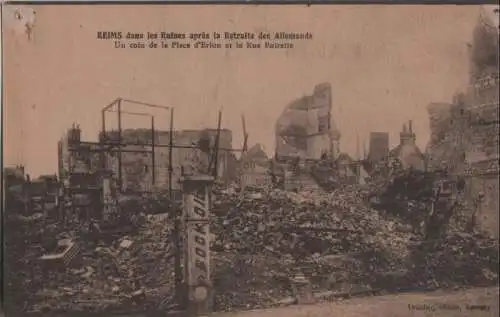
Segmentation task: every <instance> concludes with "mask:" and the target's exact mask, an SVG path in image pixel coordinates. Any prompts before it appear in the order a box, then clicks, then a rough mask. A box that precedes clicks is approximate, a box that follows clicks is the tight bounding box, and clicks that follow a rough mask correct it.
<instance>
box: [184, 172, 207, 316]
mask: <svg viewBox="0 0 500 317" xmlns="http://www.w3.org/2000/svg"><path fill="white" fill-rule="evenodd" d="M213 181H214V178H213V177H211V176H206V175H201V176H186V177H184V178H182V179H181V183H182V190H183V196H184V197H183V199H184V211H183V226H182V227H183V228H184V269H185V276H184V283H185V290H186V296H185V300H186V304H187V305H186V308H187V311H188V313H189V315H190V316H198V315H202V314H206V313H210V312H211V311H212V306H213V305H212V303H213V296H214V294H213V287H212V281H211V274H210V273H211V272H210V227H209V215H210V203H209V202H210V188H211V185H212V184H213Z"/></svg>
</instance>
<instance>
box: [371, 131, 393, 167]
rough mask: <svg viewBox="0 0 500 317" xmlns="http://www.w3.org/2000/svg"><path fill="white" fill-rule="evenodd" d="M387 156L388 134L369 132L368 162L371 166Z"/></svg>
mask: <svg viewBox="0 0 500 317" xmlns="http://www.w3.org/2000/svg"><path fill="white" fill-rule="evenodd" d="M387 154H389V133H387V132H371V133H370V143H369V150H368V158H367V159H368V161H369V162H370V163H372V164H375V163H376V162H378V161H380V160H381V159H383V158H384V157H386V156H387Z"/></svg>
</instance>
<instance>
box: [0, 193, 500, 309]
mask: <svg viewBox="0 0 500 317" xmlns="http://www.w3.org/2000/svg"><path fill="white" fill-rule="evenodd" d="M369 195H370V190H369V187H367V186H345V187H342V188H339V189H337V190H334V191H333V192H330V193H326V192H317V191H316V192H301V193H293V192H286V191H283V190H279V189H270V188H254V189H250V188H249V189H247V190H245V191H243V192H239V191H236V190H234V189H232V188H225V189H218V190H216V191H215V193H214V203H213V207H212V216H211V219H212V223H211V232H212V247H211V248H212V262H213V281H214V286H215V289H216V297H215V308H216V310H222V311H230V310H246V309H255V308H265V307H275V306H281V305H285V304H286V303H291V302H293V300H290V298H291V297H292V287H291V284H290V277H293V276H294V275H296V274H297V273H299V272H300V273H303V274H304V275H305V276H306V277H307V278H308V279H309V280H310V281H311V283H312V286H313V290H314V292H315V293H321V292H330V293H331V294H330V295H331V296H333V297H336V296H347V295H356V294H358V293H359V294H362V293H366V292H369V293H370V292H379V291H381V290H383V291H397V290H398V289H399V290H401V289H428V288H443V287H444V288H453V287H456V286H467V285H491V284H495V283H496V281H497V279H498V249H497V247H498V242H497V241H496V240H494V239H488V238H486V237H484V236H480V235H475V236H474V235H472V234H469V233H464V232H448V233H447V236H446V238H445V239H444V240H439V242H437V243H425V244H422V243H421V242H419V241H421V237H419V234H418V232H416V231H415V230H414V229H413V228H412V227H411V226H410V225H408V224H407V223H405V222H403V221H402V220H400V219H399V218H398V217H395V216H390V215H387V214H383V213H381V212H379V211H377V210H375V209H373V208H371V207H370V204H369V203H368V202H367V201H368V196H369ZM156 199H158V198H156ZM154 200H155V198H153V197H149V198H143V199H142V200H141V201H140V204H139V205H140V206H142V208H143V209H144V210H143V211H145V212H146V213H147V209H148V208H151V207H147V206H150V205H151V203H153V201H154ZM146 201H149V204H147V203H146ZM135 206H138V205H137V204H136V205H135ZM136 208H137V207H136ZM142 217H143V221H138V222H137V223H139V224H140V225H138V227H137V228H136V229H135V230H129V232H127V233H122V234H116V235H115V236H112V235H110V236H108V237H107V238H103V239H100V240H96V241H94V242H95V243H89V242H90V241H89V240H88V239H85V236H83V235H82V232H81V231H73V232H58V231H61V230H60V229H59V230H58V229H57V225H56V224H53V225H48V226H46V224H45V222H44V221H43V218H38V219H36V218H33V219H23V220H20V219H17V220H16V221H17V222H16V227H17V228H21V226H24V229H23V230H20V231H19V233H18V234H21V233H22V234H25V233H26V232H29V233H31V232H33V233H34V232H38V234H37V235H36V236H32V237H27V238H26V239H27V240H25V241H24V243H23V244H20V243H21V242H22V240H16V237H11V239H13V240H10V239H9V240H8V241H7V248H8V250H9V252H8V255H9V256H10V257H15V256H16V254H17V256H19V259H21V261H19V262H17V263H15V264H14V265H16V270H12V271H9V270H7V272H15V273H16V276H13V277H12V278H11V279H10V283H11V286H9V287H16V288H17V290H18V291H19V292H21V293H24V295H22V296H16V298H22V299H23V300H24V301H25V302H24V303H17V305H21V307H23V309H24V310H25V311H32V312H37V311H38V312H44V311H45V312H49V311H50V312H64V311H68V310H71V311H94V312H102V311H114V312H116V311H134V310H136V311H142V310H149V309H153V310H154V309H158V308H159V307H165V305H167V304H168V301H169V299H170V298H171V297H172V295H173V282H174V279H173V272H174V269H173V261H172V258H171V257H169V255H170V254H171V252H172V243H171V241H172V240H171V233H172V222H171V220H170V219H169V218H168V217H167V216H165V215H145V214H143V216H142ZM44 226H45V227H44ZM28 228H29V229H28ZM35 229H36V230H35ZM452 230H453V228H452ZM449 231H450V230H449ZM77 233H78V234H77ZM54 235H55V236H56V237H57V238H69V237H72V236H73V237H72V238H73V239H74V241H75V242H76V243H77V244H78V246H79V255H78V256H76V257H75V259H74V260H73V262H72V265H70V266H68V267H66V268H61V269H59V271H58V270H55V269H54V268H48V269H47V268H46V269H45V271H40V270H42V269H43V267H40V266H39V262H37V260H36V258H37V257H39V256H41V255H42V254H43V247H44V246H43V241H47V237H51V236H54ZM29 239H31V241H30V240H29ZM40 242H42V243H40ZM431 242H432V241H431ZM23 250H24V252H23ZM13 251H15V253H14V252H13ZM23 253H24V254H23ZM11 263H12V262H11ZM27 289H29V290H30V292H29V294H28V292H26V290H27ZM34 289H36V290H37V291H36V292H33V290H34ZM8 295H12V296H14V294H13V293H9V294H8ZM162 305H163V306H162Z"/></svg>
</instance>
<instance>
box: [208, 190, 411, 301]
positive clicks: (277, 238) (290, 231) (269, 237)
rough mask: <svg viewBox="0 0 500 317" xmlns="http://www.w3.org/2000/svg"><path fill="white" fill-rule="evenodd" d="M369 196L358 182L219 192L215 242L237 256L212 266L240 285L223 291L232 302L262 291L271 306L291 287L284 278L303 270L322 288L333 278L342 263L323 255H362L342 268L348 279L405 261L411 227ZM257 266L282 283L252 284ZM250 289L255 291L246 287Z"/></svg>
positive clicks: (219, 248) (219, 249) (218, 249)
mask: <svg viewBox="0 0 500 317" xmlns="http://www.w3.org/2000/svg"><path fill="white" fill-rule="evenodd" d="M365 197H366V193H365V189H364V188H360V187H356V186H351V187H343V188H339V189H337V190H335V191H333V192H332V193H324V194H319V193H317V192H315V193H292V192H286V191H280V190H271V191H269V190H260V191H259V190H253V191H245V192H243V193H236V192H230V191H225V192H222V193H220V194H219V195H217V199H216V201H215V204H214V207H213V213H214V217H213V218H212V219H213V223H212V225H211V231H212V233H213V234H215V236H216V237H217V238H216V239H215V241H214V242H213V246H212V248H213V250H214V251H215V252H220V253H224V254H227V253H230V254H235V255H236V254H237V255H238V256H239V259H238V260H237V259H235V258H234V257H232V258H229V259H228V261H231V263H232V265H229V266H228V269H227V270H226V271H224V270H223V268H222V267H220V266H219V267H215V270H216V272H217V273H219V274H220V275H232V276H233V277H232V278H231V283H232V284H234V285H237V286H234V287H231V286H230V285H224V287H221V288H220V289H219V290H218V294H219V296H222V297H226V298H233V299H234V301H235V304H237V303H239V302H243V300H242V299H238V298H237V297H238V296H245V298H247V297H248V298H253V299H254V300H255V299H257V298H259V297H265V298H266V299H265V302H266V303H268V304H269V305H270V303H271V302H273V301H272V300H271V299H270V298H269V296H270V297H273V298H274V301H276V300H278V299H280V298H279V296H278V295H281V296H282V295H284V294H285V293H286V292H287V291H289V285H288V286H287V282H286V281H287V277H290V276H293V275H294V274H295V273H297V272H298V271H302V272H304V273H305V274H306V275H307V276H309V278H310V279H311V280H312V281H313V283H315V285H314V287H315V288H317V289H319V288H322V287H325V280H329V279H332V277H331V275H332V274H337V273H339V268H338V267H337V266H335V265H333V264H330V263H328V261H321V260H320V259H321V258H325V257H328V256H332V255H343V254H346V253H351V254H354V253H355V254H359V255H361V256H360V257H358V259H357V260H355V261H354V263H351V264H350V265H349V266H344V267H342V268H341V269H340V270H343V272H342V273H343V274H344V275H346V277H345V278H346V279H349V276H350V277H352V278H354V277H358V278H359V277H360V276H365V277H367V278H368V276H370V275H371V274H372V273H373V272H381V271H391V270H394V269H398V268H401V267H402V266H404V265H405V263H406V262H405V261H406V260H407V259H408V257H409V255H410V254H409V249H408V244H409V243H410V241H411V240H412V239H414V238H415V237H414V234H413V233H412V232H411V230H408V228H407V226H405V225H404V224H402V223H400V222H399V221H397V220H396V219H395V220H388V219H384V218H383V217H382V216H381V215H380V214H379V212H377V211H376V210H373V209H371V208H369V207H368V205H367V204H366V201H365ZM260 257H265V258H267V259H268V263H266V264H265V266H261V267H258V265H259V263H260V265H264V264H263V263H261V262H259V261H255V259H256V258H260ZM241 258H244V259H245V260H242V259H241ZM249 259H252V260H249ZM271 259H273V260H271ZM240 267H241V268H246V269H239V268H240ZM236 268H238V269H239V270H240V271H242V273H241V274H240V275H238V274H236V273H235V272H234V271H235V270H236ZM259 270H260V271H261V273H262V274H263V275H261V276H260V278H263V277H264V276H267V277H266V278H267V279H268V280H270V281H272V278H275V279H278V281H280V280H281V281H283V282H281V283H280V282H278V281H274V282H272V283H271V284H269V285H265V286H263V287H261V288H260V293H259V292H258V291H257V290H256V289H255V288H256V285H260V284H259V283H257V282H256V280H258V279H259V277H258V276H255V272H256V271H259ZM249 272H252V273H249ZM247 273H248V274H247ZM245 274H247V275H245ZM270 277H272V278H270ZM337 279H338V277H337ZM256 283H257V284H256ZM245 285H246V286H245ZM280 287H281V289H280ZM245 289H249V290H251V292H250V291H247V293H246V294H245V291H244V290H245ZM236 291H238V292H236ZM269 292H272V294H273V296H271V295H270V294H269ZM259 294H260V295H259ZM259 305H262V303H260V304H259ZM259 305H257V307H258V306H259ZM226 306H229V304H227V305H226ZM227 308H228V307H225V309H227ZM252 308H253V307H252Z"/></svg>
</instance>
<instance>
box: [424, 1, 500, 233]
mask: <svg viewBox="0 0 500 317" xmlns="http://www.w3.org/2000/svg"><path fill="white" fill-rule="evenodd" d="M498 31H499V29H498V21H494V20H493V19H492V18H491V15H489V14H488V12H487V11H486V10H485V9H482V10H481V13H480V15H479V18H478V21H477V25H476V27H475V29H474V32H473V39H472V43H471V45H470V71H469V86H468V89H467V91H466V92H465V93H457V94H456V95H455V96H454V98H453V101H452V103H451V104H437V103H434V104H431V105H430V106H429V107H428V111H429V116H430V123H431V133H432V135H431V140H430V142H429V144H428V146H427V154H428V157H429V159H428V167H429V169H430V170H437V169H443V168H444V169H447V170H448V171H449V172H451V173H453V174H456V175H461V176H463V177H466V179H467V199H468V201H469V203H470V205H471V206H472V208H477V209H479V214H478V218H479V219H478V224H479V226H480V227H481V228H482V229H484V230H486V231H488V232H490V233H491V234H493V235H495V236H497V237H498V208H499V205H498V190H499V188H498V172H499V166H498V160H499V156H498V142H499V139H498V133H499V117H498V115H499V114H498V109H499V93H498V89H499V67H498Z"/></svg>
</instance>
